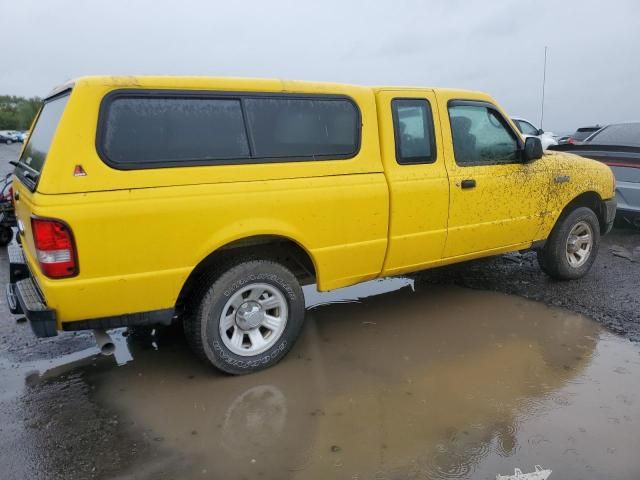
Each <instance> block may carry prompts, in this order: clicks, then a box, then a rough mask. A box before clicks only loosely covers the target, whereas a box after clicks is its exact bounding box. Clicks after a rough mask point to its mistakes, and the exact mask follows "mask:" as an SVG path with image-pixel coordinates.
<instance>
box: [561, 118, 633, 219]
mask: <svg viewBox="0 0 640 480" xmlns="http://www.w3.org/2000/svg"><path fill="white" fill-rule="evenodd" d="M549 149H550V150H560V151H565V152H572V153H576V154H577V155H580V156H582V157H587V158H592V159H594V160H599V161H601V162H603V163H606V164H607V165H609V167H611V170H613V174H614V175H615V177H616V200H617V202H618V212H619V214H620V215H619V216H620V217H621V218H624V219H626V220H628V221H630V222H631V223H633V224H634V225H636V226H638V227H640V122H629V123H615V124H611V125H607V126H606V127H602V128H599V129H598V130H597V131H596V132H595V133H593V132H592V133H591V135H590V136H589V137H587V138H586V139H585V140H584V141H583V142H581V143H580V144H570V143H565V144H563V145H556V146H553V147H549Z"/></svg>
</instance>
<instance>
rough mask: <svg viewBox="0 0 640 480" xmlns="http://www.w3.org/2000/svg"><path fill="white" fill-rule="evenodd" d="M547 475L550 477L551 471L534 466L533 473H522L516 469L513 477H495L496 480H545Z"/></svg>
mask: <svg viewBox="0 0 640 480" xmlns="http://www.w3.org/2000/svg"><path fill="white" fill-rule="evenodd" d="M549 475H551V470H549V469H543V468H542V467H541V466H540V465H536V470H535V472H531V473H522V470H520V469H519V468H516V469H515V472H514V474H513V475H496V480H547V478H549Z"/></svg>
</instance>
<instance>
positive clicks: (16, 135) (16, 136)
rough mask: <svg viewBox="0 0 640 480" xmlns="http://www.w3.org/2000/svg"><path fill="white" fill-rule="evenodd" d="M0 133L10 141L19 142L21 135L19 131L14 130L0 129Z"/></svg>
mask: <svg viewBox="0 0 640 480" xmlns="http://www.w3.org/2000/svg"><path fill="white" fill-rule="evenodd" d="M0 135H3V136H4V137H7V138H9V139H10V140H11V142H21V141H22V136H21V135H20V132H16V131H15V130H2V131H0Z"/></svg>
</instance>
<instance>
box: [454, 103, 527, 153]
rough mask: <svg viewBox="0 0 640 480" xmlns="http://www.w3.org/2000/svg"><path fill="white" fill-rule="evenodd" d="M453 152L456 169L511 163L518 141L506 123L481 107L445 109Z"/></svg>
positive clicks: (467, 106) (467, 105) (491, 109)
mask: <svg viewBox="0 0 640 480" xmlns="http://www.w3.org/2000/svg"><path fill="white" fill-rule="evenodd" d="M449 119H450V122H451V136H452V140H453V151H454V155H455V160H456V163H457V164H458V165H474V164H476V165H477V164H480V165H482V164H496V163H514V162H516V161H518V159H519V153H518V141H517V140H516V138H515V135H514V133H513V132H512V131H511V129H510V128H509V127H507V124H506V121H505V120H504V118H502V116H501V115H500V114H499V113H498V112H497V111H496V110H494V109H493V108H490V107H487V106H484V105H469V104H464V103H463V104H459V105H456V104H454V105H449Z"/></svg>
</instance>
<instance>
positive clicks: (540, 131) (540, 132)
mask: <svg viewBox="0 0 640 480" xmlns="http://www.w3.org/2000/svg"><path fill="white" fill-rule="evenodd" d="M543 133H544V130H543V129H541V128H539V129H538V133H537V134H536V135H542V134H543Z"/></svg>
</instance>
